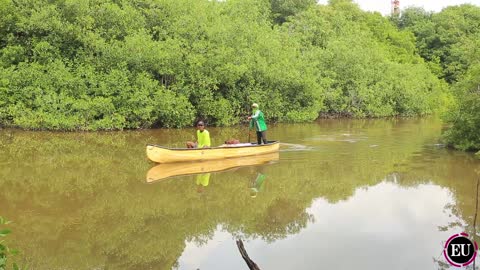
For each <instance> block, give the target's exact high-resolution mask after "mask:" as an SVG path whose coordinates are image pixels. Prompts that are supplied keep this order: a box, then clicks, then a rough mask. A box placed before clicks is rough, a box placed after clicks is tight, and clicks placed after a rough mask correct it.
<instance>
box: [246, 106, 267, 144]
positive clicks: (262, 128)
mask: <svg viewBox="0 0 480 270" xmlns="http://www.w3.org/2000/svg"><path fill="white" fill-rule="evenodd" d="M252 109H253V114H252V116H249V117H248V120H250V129H252V128H253V127H255V130H256V131H257V143H258V144H259V145H260V144H262V142H263V144H267V134H266V132H267V124H266V123H265V118H264V117H263V113H262V111H260V110H259V109H258V104H257V103H253V104H252Z"/></svg>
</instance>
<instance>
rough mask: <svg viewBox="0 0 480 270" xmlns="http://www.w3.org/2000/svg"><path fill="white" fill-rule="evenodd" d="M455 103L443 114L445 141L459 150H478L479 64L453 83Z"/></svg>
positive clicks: (479, 137)
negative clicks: (445, 128)
mask: <svg viewBox="0 0 480 270" xmlns="http://www.w3.org/2000/svg"><path fill="white" fill-rule="evenodd" d="M455 89H456V93H457V94H456V95H457V103H456V104H455V105H454V106H452V108H451V109H450V111H449V112H447V113H446V114H445V117H444V118H445V121H446V122H447V123H448V124H450V128H449V129H448V130H447V131H446V132H445V133H444V138H445V140H446V142H447V143H448V144H450V145H452V146H453V147H455V148H457V149H460V150H470V151H473V150H480V64H476V65H474V66H472V67H471V69H470V70H469V71H468V72H467V74H466V76H465V77H464V79H463V80H462V81H461V82H459V83H457V84H456V85H455Z"/></svg>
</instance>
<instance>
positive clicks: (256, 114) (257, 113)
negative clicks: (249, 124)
mask: <svg viewBox="0 0 480 270" xmlns="http://www.w3.org/2000/svg"><path fill="white" fill-rule="evenodd" d="M259 116H260V110H257V111H256V112H255V113H254V114H253V115H252V119H255V120H257V118H258V117H259Z"/></svg>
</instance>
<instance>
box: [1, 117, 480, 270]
mask: <svg viewBox="0 0 480 270" xmlns="http://www.w3.org/2000/svg"><path fill="white" fill-rule="evenodd" d="M441 128H442V126H441V123H440V122H439V121H438V120H435V119H431V118H428V119H392V120H322V121H318V122H315V123H310V124H282V125H276V126H271V127H270V130H269V131H268V137H269V139H276V140H280V141H281V142H282V146H281V151H280V153H279V156H278V158H272V159H271V160H267V161H262V162H257V163H256V162H253V164H248V165H247V166H243V167H237V168H229V169H227V170H222V171H216V172H210V173H208V172H205V173H203V174H196V175H183V176H176V177H170V178H166V179H161V180H158V181H147V173H148V172H149V171H150V170H151V169H152V168H153V167H155V164H153V163H151V162H149V161H148V160H147V159H146V156H145V144H147V143H156V144H161V145H168V146H177V147H178V146H182V145H183V142H184V141H186V140H191V139H192V136H193V134H194V130H193V129H184V130H145V131H126V132H99V133H57V132H25V131H19V130H0V153H1V155H0V215H2V216H5V217H7V218H8V219H10V220H13V221H14V223H13V224H12V226H11V228H12V229H13V234H12V235H11V236H9V240H8V241H9V244H11V245H14V246H15V247H16V248H18V249H20V250H22V251H23V257H24V258H25V260H26V261H27V262H28V264H29V265H30V269H247V267H246V264H245V263H244V261H243V260H242V258H241V256H240V253H239V252H238V249H237V246H236V244H235V240H236V239H239V238H240V239H243V241H244V244H245V248H246V249H247V251H248V253H249V255H250V257H251V258H252V259H253V260H254V261H255V262H256V263H257V264H258V265H259V266H260V267H261V268H262V269H448V268H449V267H448V265H445V259H444V258H443V256H442V255H441V252H442V248H443V244H444V242H445V241H446V240H447V239H448V238H449V237H450V235H452V234H455V233H459V232H463V231H465V232H467V233H469V234H478V231H479V225H477V227H476V228H473V224H474V221H473V217H474V212H475V198H476V193H475V188H476V184H477V179H478V178H479V177H480V176H479V174H480V161H478V160H475V159H474V158H473V156H472V155H471V154H468V153H461V152H456V151H451V150H448V149H446V148H444V147H443V146H442V145H441V144H439V135H440V133H441ZM209 130H210V133H211V135H212V139H213V142H214V144H221V143H222V142H223V141H224V140H226V139H229V138H239V139H241V140H243V141H244V140H247V138H248V135H247V134H246V133H245V127H233V128H223V129H218V128H210V129H209ZM185 166H189V165H188V164H186V165H185ZM476 240H477V242H480V241H479V238H478V236H477V238H476ZM477 260H478V259H477ZM477 264H478V262H477Z"/></svg>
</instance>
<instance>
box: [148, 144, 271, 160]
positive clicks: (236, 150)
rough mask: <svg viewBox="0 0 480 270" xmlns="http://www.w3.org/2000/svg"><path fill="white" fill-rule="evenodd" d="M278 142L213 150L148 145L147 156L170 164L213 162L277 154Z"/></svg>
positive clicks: (215, 148)
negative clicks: (214, 160)
mask: <svg viewBox="0 0 480 270" xmlns="http://www.w3.org/2000/svg"><path fill="white" fill-rule="evenodd" d="M279 146H280V144H279V143H278V142H275V141H274V142H270V143H268V144H262V145H257V144H250V145H247V146H246V145H242V146H228V147H211V148H196V149H191V148H190V149H189V148H166V147H162V146H158V145H151V144H150V145H147V156H148V158H149V159H150V160H151V161H154V162H158V163H170V162H181V161H199V160H213V159H221V158H234V157H243V156H253V155H261V154H266V153H272V152H276V151H278V149H279Z"/></svg>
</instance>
